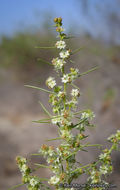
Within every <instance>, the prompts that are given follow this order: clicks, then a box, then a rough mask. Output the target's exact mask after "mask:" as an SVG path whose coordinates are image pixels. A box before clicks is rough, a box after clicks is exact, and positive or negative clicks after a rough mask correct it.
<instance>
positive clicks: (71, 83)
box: [70, 83, 80, 89]
mask: <svg viewBox="0 0 120 190" xmlns="http://www.w3.org/2000/svg"><path fill="white" fill-rule="evenodd" d="M70 85H71V86H73V87H74V88H77V89H80V88H79V87H78V86H76V85H75V84H73V83H70Z"/></svg>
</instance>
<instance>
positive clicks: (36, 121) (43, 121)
mask: <svg viewBox="0 0 120 190" xmlns="http://www.w3.org/2000/svg"><path fill="white" fill-rule="evenodd" d="M32 122H34V123H51V122H50V121H40V120H38V121H32Z"/></svg>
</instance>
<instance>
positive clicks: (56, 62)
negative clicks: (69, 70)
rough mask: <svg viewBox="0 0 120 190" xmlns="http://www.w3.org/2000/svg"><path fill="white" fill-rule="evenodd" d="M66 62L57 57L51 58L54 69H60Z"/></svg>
mask: <svg viewBox="0 0 120 190" xmlns="http://www.w3.org/2000/svg"><path fill="white" fill-rule="evenodd" d="M65 63H66V62H65V61H64V60H62V59H59V58H58V57H57V58H54V59H53V60H52V64H53V65H54V67H55V69H62V67H63V65H64V64H65Z"/></svg>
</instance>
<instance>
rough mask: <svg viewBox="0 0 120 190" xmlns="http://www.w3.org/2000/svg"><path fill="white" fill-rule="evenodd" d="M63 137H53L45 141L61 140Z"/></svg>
mask: <svg viewBox="0 0 120 190" xmlns="http://www.w3.org/2000/svg"><path fill="white" fill-rule="evenodd" d="M61 139H62V138H61V137H57V138H53V139H47V140H45V141H55V140H61Z"/></svg>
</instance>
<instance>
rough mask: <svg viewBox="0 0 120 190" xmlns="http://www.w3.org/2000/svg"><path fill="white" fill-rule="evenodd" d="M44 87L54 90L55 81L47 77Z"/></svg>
mask: <svg viewBox="0 0 120 190" xmlns="http://www.w3.org/2000/svg"><path fill="white" fill-rule="evenodd" d="M46 85H47V86H48V87H49V88H54V87H55V85H56V81H55V80H54V78H53V77H49V78H48V79H47V80H46Z"/></svg>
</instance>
